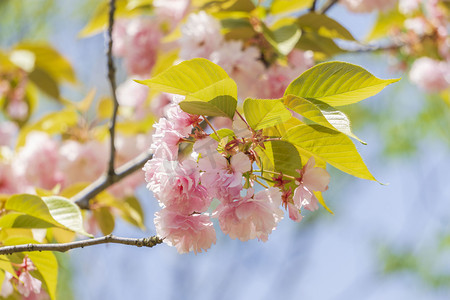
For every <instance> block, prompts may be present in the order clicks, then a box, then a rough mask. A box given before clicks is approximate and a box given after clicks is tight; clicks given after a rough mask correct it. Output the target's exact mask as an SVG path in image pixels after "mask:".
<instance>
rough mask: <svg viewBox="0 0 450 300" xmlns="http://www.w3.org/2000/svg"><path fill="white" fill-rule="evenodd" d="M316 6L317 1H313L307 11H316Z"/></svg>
mask: <svg viewBox="0 0 450 300" xmlns="http://www.w3.org/2000/svg"><path fill="white" fill-rule="evenodd" d="M316 5H317V0H314V1H313V3H312V5H311V7H310V8H309V11H311V12H314V11H316Z"/></svg>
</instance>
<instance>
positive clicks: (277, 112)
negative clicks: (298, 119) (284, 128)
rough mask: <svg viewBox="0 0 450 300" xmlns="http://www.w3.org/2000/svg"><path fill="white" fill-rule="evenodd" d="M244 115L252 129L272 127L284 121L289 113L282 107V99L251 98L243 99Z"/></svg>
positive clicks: (289, 116) (287, 118) (288, 117)
mask: <svg viewBox="0 0 450 300" xmlns="http://www.w3.org/2000/svg"><path fill="white" fill-rule="evenodd" d="M244 115H245V119H246V120H247V122H248V124H249V125H250V127H251V128H253V129H254V130H259V129H263V128H267V127H272V126H275V125H277V124H281V123H284V122H286V121H287V120H289V119H290V118H291V116H292V115H291V113H290V112H289V111H288V110H287V109H286V107H284V105H283V102H282V99H252V98H247V99H245V101H244Z"/></svg>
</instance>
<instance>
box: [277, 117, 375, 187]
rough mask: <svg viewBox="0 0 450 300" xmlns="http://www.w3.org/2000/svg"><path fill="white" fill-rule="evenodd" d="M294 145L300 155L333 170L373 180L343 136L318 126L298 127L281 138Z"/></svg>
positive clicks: (353, 147) (359, 157) (353, 146)
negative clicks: (302, 154)
mask: <svg viewBox="0 0 450 300" xmlns="http://www.w3.org/2000/svg"><path fill="white" fill-rule="evenodd" d="M282 139H283V140H285V141H288V142H290V143H292V144H293V145H295V146H296V147H297V149H298V150H299V151H300V153H302V152H303V153H304V154H305V155H307V156H311V155H313V156H314V157H315V158H316V160H319V161H325V162H327V163H329V164H330V165H332V166H334V167H335V168H337V169H339V170H341V171H343V172H345V173H348V174H350V175H353V176H356V177H360V178H363V179H369V180H375V178H374V177H373V176H372V174H370V172H369V170H368V169H367V166H366V165H365V164H364V161H363V160H362V158H361V156H360V155H359V153H358V151H357V150H356V147H355V145H354V144H353V143H352V141H351V140H350V138H348V137H347V136H346V135H345V134H343V133H340V132H338V131H335V130H331V129H329V128H326V127H323V126H320V125H316V124H314V125H306V124H303V125H299V126H297V127H293V128H291V129H289V130H288V131H287V132H286V135H284V136H283V137H282Z"/></svg>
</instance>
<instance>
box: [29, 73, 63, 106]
mask: <svg viewBox="0 0 450 300" xmlns="http://www.w3.org/2000/svg"><path fill="white" fill-rule="evenodd" d="M28 76H29V78H30V80H31V81H32V82H33V83H34V84H35V85H36V86H37V87H38V88H39V90H41V91H42V92H44V93H45V94H47V95H48V96H50V97H52V98H54V99H57V100H59V99H60V95H59V86H58V83H57V82H56V81H55V80H54V79H53V77H51V76H50V75H49V74H48V73H47V72H46V71H45V70H43V69H41V68H39V67H37V68H35V69H34V70H33V71H31V73H29V74H28Z"/></svg>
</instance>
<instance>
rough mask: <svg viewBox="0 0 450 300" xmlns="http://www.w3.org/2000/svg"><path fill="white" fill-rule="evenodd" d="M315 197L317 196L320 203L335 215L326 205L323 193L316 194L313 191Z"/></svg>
mask: <svg viewBox="0 0 450 300" xmlns="http://www.w3.org/2000/svg"><path fill="white" fill-rule="evenodd" d="M313 193H314V195H315V196H316V198H317V200H318V201H319V203H320V204H321V205H322V206H323V207H324V208H325V209H326V210H327V211H328V212H329V213H330V214H332V215H334V212H333V211H332V210H331V209H330V208H329V207H328V206H327V204H326V203H325V200H324V199H323V196H322V192H315V191H313Z"/></svg>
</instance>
